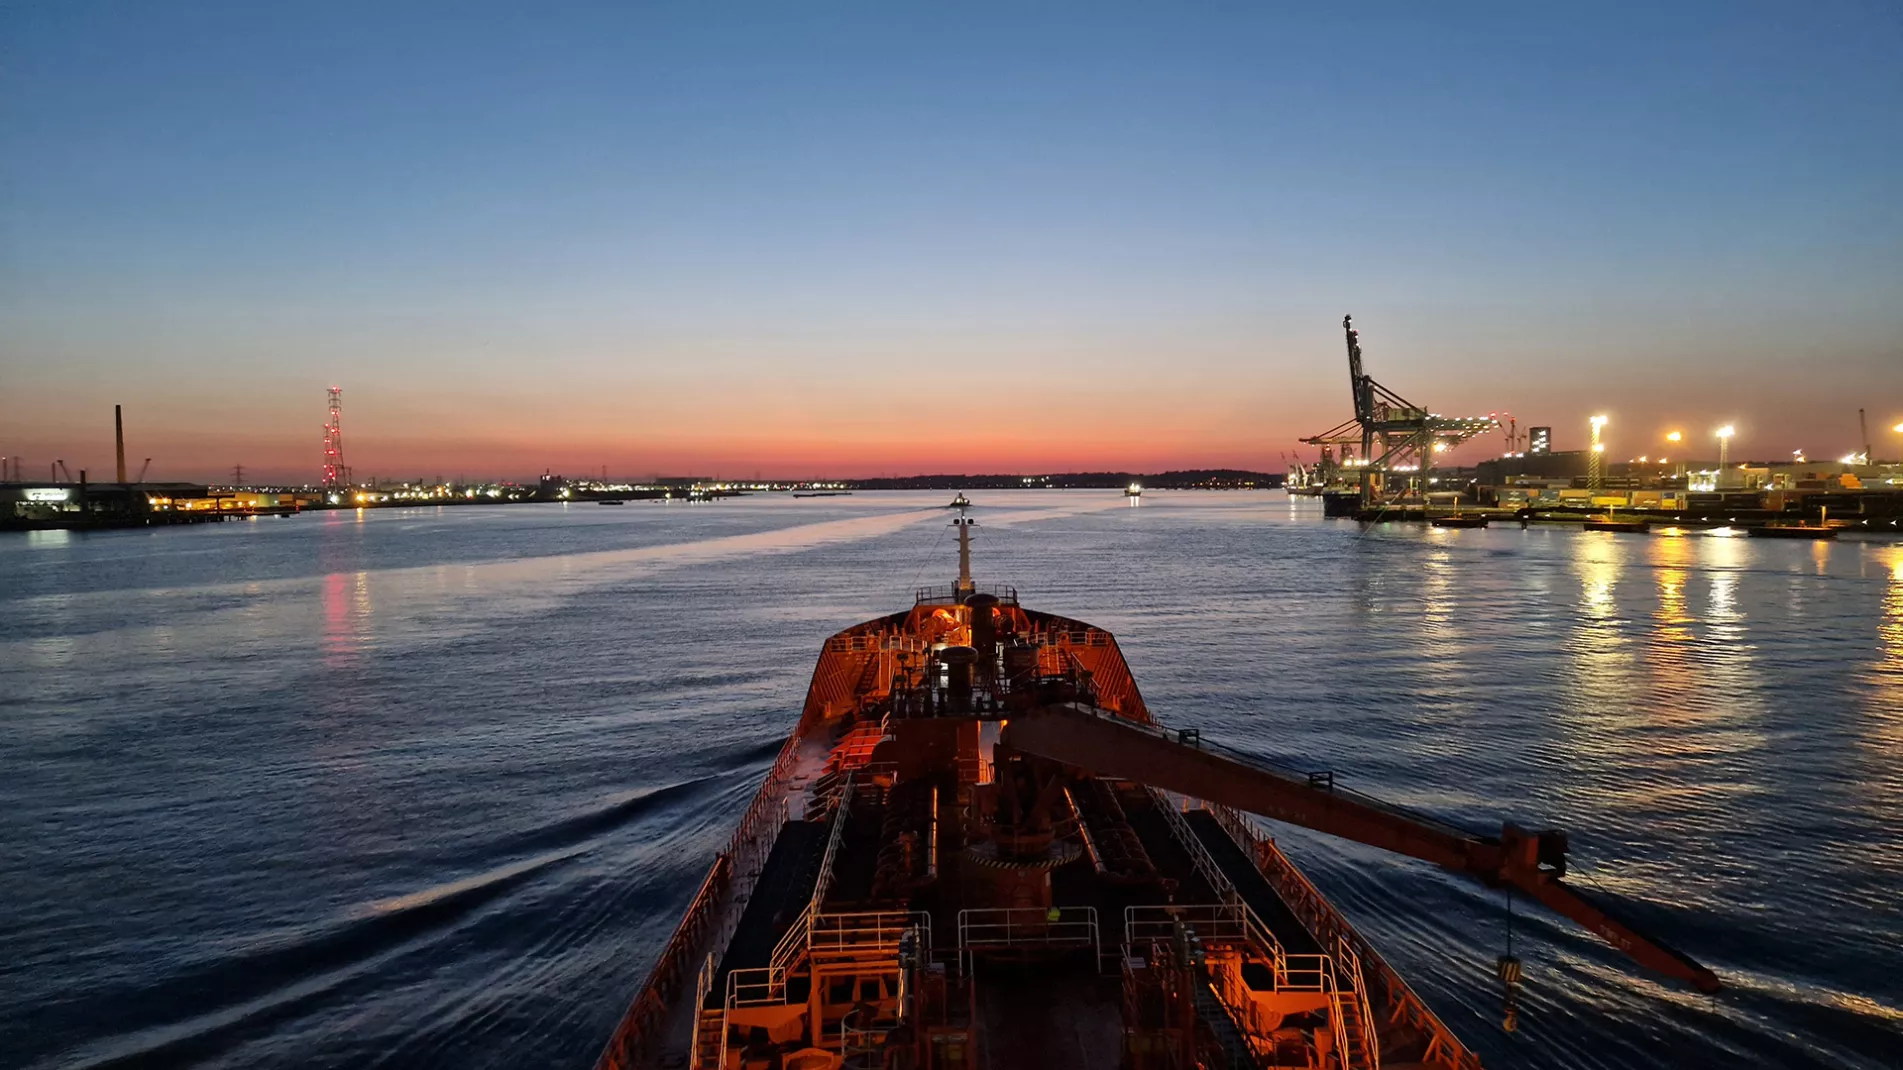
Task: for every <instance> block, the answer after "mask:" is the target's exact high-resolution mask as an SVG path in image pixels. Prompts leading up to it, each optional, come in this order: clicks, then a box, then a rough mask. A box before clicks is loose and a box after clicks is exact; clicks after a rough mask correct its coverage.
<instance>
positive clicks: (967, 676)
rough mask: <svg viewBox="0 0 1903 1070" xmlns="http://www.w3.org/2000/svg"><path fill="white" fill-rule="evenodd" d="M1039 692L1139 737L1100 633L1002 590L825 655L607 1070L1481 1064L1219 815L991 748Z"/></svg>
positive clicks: (965, 598)
mask: <svg viewBox="0 0 1903 1070" xmlns="http://www.w3.org/2000/svg"><path fill="white" fill-rule="evenodd" d="M979 612H983V613H985V614H989V615H990V621H991V623H990V630H987V629H986V628H984V627H982V626H977V625H974V623H973V620H972V617H973V615H974V614H976V613H979ZM996 633H1003V637H1002V638H1000V636H999V635H998V634H996ZM974 642H975V643H977V644H979V645H980V646H985V647H988V648H989V649H991V650H992V651H993V654H992V660H990V661H988V662H984V663H982V664H980V665H979V666H978V667H977V669H976V670H975V671H974V670H973V669H971V668H970V666H971V665H972V663H973V662H974V661H977V660H979V659H978V658H977V657H975V656H974V655H973V654H972V653H964V654H959V653H958V651H960V650H965V651H970V650H971V648H970V647H968V646H961V644H970V643H974ZM1053 702H1057V703H1073V704H1077V705H1078V706H1079V708H1081V709H1087V710H1089V711H1091V712H1090V716H1095V717H1105V718H1115V719H1120V720H1121V721H1122V722H1132V723H1135V724H1138V725H1147V724H1148V723H1149V714H1148V710H1147V708H1146V707H1145V706H1144V704H1143V701H1142V698H1141V696H1140V694H1139V693H1138V692H1137V690H1136V687H1135V684H1134V682H1133V681H1131V680H1130V679H1129V677H1128V670H1127V667H1126V666H1125V665H1124V664H1123V660H1122V656H1121V654H1120V653H1119V652H1118V650H1117V648H1116V644H1115V642H1114V640H1112V639H1111V638H1110V637H1109V635H1108V633H1105V632H1102V631H1100V630H1098V629H1094V628H1091V627H1090V626H1088V625H1085V624H1082V623H1080V622H1076V621H1071V620H1067V619H1065V618H1057V617H1049V616H1046V615H1041V614H1031V613H1027V612H1025V611H1023V610H1021V609H1019V608H1018V607H1017V606H1016V604H1015V599H1014V598H1011V597H1008V596H1007V597H1006V598H991V599H990V600H989V603H986V602H985V601H984V600H982V599H979V598H972V597H971V595H970V592H957V593H954V594H953V595H951V596H950V597H940V596H938V595H936V594H934V593H932V592H921V594H920V598H919V603H918V605H917V606H916V607H915V608H914V610H913V611H912V612H911V613H909V614H897V615H894V616H893V617H889V618H882V619H880V620H878V621H872V622H868V623H867V624H866V625H862V626H860V627H859V628H856V629H850V630H848V631H847V632H844V633H841V634H840V635H839V636H835V637H834V638H833V639H832V640H829V641H828V644H827V651H826V654H825V656H823V657H822V659H821V663H820V666H819V668H818V669H817V670H816V672H815V674H814V682H813V687H812V689H811V691H810V692H809V695H808V701H807V707H806V709H805V711H804V713H803V716H802V721H801V727H800V729H799V731H797V732H796V733H795V735H794V736H792V737H790V738H789V741H788V743H787V746H786V748H785V749H784V750H783V752H782V754H781V756H780V758H779V760H778V761H776V763H775V765H774V768H773V769H772V771H770V772H769V774H768V776H767V778H766V782H765V784H764V785H763V787H762V789H761V791H760V794H759V796H758V797H757V798H756V799H755V800H754V803H753V805H752V806H751V807H750V808H749V810H748V812H747V814H746V815H745V816H744V817H743V819H742V821H741V823H740V828H739V830H738V831H737V832H736V833H735V836H734V840H733V843H732V844H731V845H730V847H729V849H728V850H727V851H726V852H723V854H722V855H721V856H720V858H719V859H718V860H717V861H716V863H715V866H714V869H713V871H712V872H710V874H709V877H708V881H707V883H706V884H705V885H704V886H703V888H702V890H701V893H700V894H699V895H698V896H696V898H695V901H694V903H693V904H692V905H691V906H690V908H689V910H688V912H687V917H686V919H685V920H684V921H683V923H682V927H681V930H680V931H679V932H677V933H676V935H675V937H674V939H673V940H672V941H670V943H669V945H668V947H667V948H666V949H664V951H663V953H662V956H661V960H660V962H659V963H657V965H656V966H655V969H654V973H653V975H652V976H651V977H650V979H649V982H648V984H647V985H646V986H645V987H644V989H643V992H642V995H641V996H640V997H638V998H637V1000H636V1002H635V1004H634V1006H633V1008H631V1010H630V1012H629V1014H628V1016H627V1017H626V1018H625V1019H624V1021H623V1023H622V1027H621V1029H620V1030H619V1031H618V1032H617V1034H616V1037H615V1040H614V1042H613V1043H611V1045H610V1047H609V1050H608V1051H607V1052H606V1053H605V1054H604V1056H603V1058H602V1061H601V1066H602V1067H603V1068H604V1070H624V1068H632V1067H669V1068H678V1067H692V1068H693V1070H834V1068H837V1067H847V1066H850V1067H855V1068H857V1067H875V1066H878V1067H894V1068H897V1067H904V1068H916V1070H977V1068H981V1067H982V1068H993V1070H1016V1068H1020V1067H1022V1068H1026V1070H1065V1068H1071V1067H1077V1068H1083V1067H1093V1068H1094V1067H1106V1066H1112V1065H1117V1066H1123V1067H1127V1068H1129V1070H1188V1068H1189V1067H1192V1066H1212V1065H1224V1066H1252V1067H1276V1066H1290V1067H1293V1066H1302V1067H1329V1068H1334V1070H1373V1068H1374V1067H1377V1066H1378V1065H1380V1063H1381V1062H1382V1061H1384V1060H1383V1058H1382V1055H1381V1053H1382V1052H1383V1051H1385V1052H1386V1053H1388V1058H1387V1059H1386V1060H1385V1061H1387V1062H1388V1064H1389V1065H1391V1066H1393V1065H1413V1064H1416V1063H1420V1064H1425V1065H1436V1066H1446V1067H1453V1068H1458V1070H1468V1068H1471V1067H1475V1066H1477V1062H1476V1061H1475V1060H1473V1058H1472V1056H1471V1055H1470V1054H1468V1053H1467V1052H1466V1051H1465V1049H1464V1048H1462V1047H1460V1045H1459V1044H1458V1042H1457V1041H1455V1040H1454V1039H1453V1038H1452V1036H1451V1034H1449V1033H1447V1031H1446V1029H1445V1027H1444V1026H1442V1025H1441V1024H1440V1023H1439V1021H1438V1019H1435V1018H1434V1017H1433V1016H1432V1014H1431V1012H1428V1011H1427V1010H1426V1008H1425V1007H1424V1006H1423V1005H1421V1004H1420V1002H1419V1000H1418V999H1417V998H1415V997H1414V996H1413V994H1412V993H1411V992H1409V991H1408V990H1407V988H1406V986H1405V984H1404V983H1402V982H1401V981H1400V979H1399V978H1398V977H1397V976H1395V975H1394V974H1393V972H1392V971H1391V970H1389V969H1388V968H1387V967H1386V965H1385V964H1384V963H1383V962H1382V961H1381V959H1380V957H1379V956H1378V955H1377V954H1375V953H1374V951H1373V949H1372V948H1370V947H1369V946H1368V945H1367V944H1366V941H1365V940H1363V939H1362V938H1361V937H1360V936H1359V934H1357V933H1355V932H1354V930H1353V928H1352V926H1350V925H1349V924H1348V923H1347V922H1346V920H1345V919H1343V918H1341V916H1340V915H1339V914H1338V913H1337V912H1335V911H1334V909H1333V908H1332V907H1331V906H1329V905H1328V904H1327V902H1326V900H1325V898H1323V897H1322V896H1321V895H1320V893H1319V892H1318V891H1316V890H1315V889H1314V887H1313V886H1312V885H1311V884H1309V883H1308V882H1307V880H1306V879H1305V878H1303V877H1301V875H1300V873H1299V871H1298V870H1296V869H1295V867H1294V866H1293V864H1292V863H1289V862H1288V861H1287V859H1286V857H1285V856H1283V855H1282V854H1281V853H1280V851H1279V850H1278V849H1277V848H1276V847H1275V846H1274V844H1273V841H1270V840H1268V839H1267V838H1266V837H1264V836H1262V835H1261V833H1260V831H1259V830H1257V829H1256V828H1254V827H1253V826H1251V825H1249V824H1248V823H1247V822H1246V821H1244V820H1243V819H1241V818H1240V817H1239V816H1238V815H1236V814H1234V813H1233V812H1230V811H1227V810H1224V809H1222V808H1220V807H1214V806H1209V805H1206V804H1203V803H1201V802H1199V801H1197V800H1194V799H1189V798H1184V797H1182V796H1177V795H1171V794H1167V793H1165V792H1163V791H1160V790H1158V789H1155V788H1152V787H1147V786H1145V785H1143V784H1141V783H1137V782H1134V781H1131V780H1127V779H1120V778H1117V777H1099V776H1093V775H1090V774H1088V773H1087V772H1085V771H1084V770H1081V769H1078V768H1075V767H1070V766H1066V765H1064V764H1063V763H1058V762H1052V761H1050V760H1046V759H1040V758H1038V757H1037V756H1036V755H1034V754H1028V753H1024V752H1021V751H1015V750H1009V749H1007V748H1006V747H1005V746H1004V745H1003V744H1002V743H1000V742H999V740H1000V729H1001V728H1002V727H1003V726H1005V725H1006V724H1008V721H1009V718H1010V716H1011V715H1012V713H1013V711H1014V710H1022V709H1026V708H1028V707H1029V705H1030V704H1037V705H1039V706H1041V707H1042V706H1048V704H1050V703H1053ZM1145 731H1153V730H1149V729H1145Z"/></svg>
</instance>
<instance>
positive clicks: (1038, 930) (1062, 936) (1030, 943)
mask: <svg viewBox="0 0 1903 1070" xmlns="http://www.w3.org/2000/svg"><path fill="white" fill-rule="evenodd" d="M1009 947H1026V948H1029V947H1076V948H1084V947H1088V948H1090V949H1091V953H1092V955H1093V956H1094V959H1093V961H1094V962H1097V963H1101V962H1102V961H1103V940H1102V938H1101V936H1100V934H1099V932H1098V929H1097V910H1096V908H1095V907H1049V908H1046V907H974V908H971V909H968V910H961V911H959V912H958V960H959V965H960V968H962V969H964V970H965V971H966V972H969V971H970V968H971V965H972V956H973V952H976V951H982V950H996V949H999V948H1009Z"/></svg>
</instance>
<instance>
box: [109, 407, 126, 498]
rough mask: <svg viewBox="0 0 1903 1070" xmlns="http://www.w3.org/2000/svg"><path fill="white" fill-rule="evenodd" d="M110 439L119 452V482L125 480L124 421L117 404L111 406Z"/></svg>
mask: <svg viewBox="0 0 1903 1070" xmlns="http://www.w3.org/2000/svg"><path fill="white" fill-rule="evenodd" d="M112 439H113V445H114V446H115V447H116V448H117V450H118V453H119V482H121V483H124V482H125V481H126V422H125V419H124V418H123V417H122V416H121V414H120V411H119V406H117V405H114V406H113V407H112Z"/></svg>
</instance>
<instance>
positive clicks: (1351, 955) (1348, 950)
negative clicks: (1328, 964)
mask: <svg viewBox="0 0 1903 1070" xmlns="http://www.w3.org/2000/svg"><path fill="white" fill-rule="evenodd" d="M1335 963H1336V965H1337V966H1338V967H1339V968H1340V969H1341V971H1342V975H1343V977H1344V979H1346V981H1347V982H1348V984H1349V985H1350V986H1352V987H1353V988H1354V990H1355V991H1356V992H1358V993H1361V994H1362V996H1363V1003H1362V1014H1361V1015H1360V1026H1361V1029H1360V1035H1361V1050H1362V1052H1363V1053H1364V1054H1366V1056H1367V1058H1368V1065H1369V1066H1372V1067H1378V1066H1380V1065H1381V1037H1380V1031H1379V1030H1377V1029H1376V1028H1375V1027H1374V1015H1373V1014H1371V1013H1369V1010H1370V1008H1369V1007H1368V1006H1367V1003H1366V993H1367V991H1368V988H1367V981H1366V980H1365V979H1364V978H1363V977H1362V973H1361V955H1360V954H1359V953H1358V952H1356V951H1355V949H1354V948H1352V947H1350V946H1349V945H1348V942H1347V941H1345V940H1336V941H1335Z"/></svg>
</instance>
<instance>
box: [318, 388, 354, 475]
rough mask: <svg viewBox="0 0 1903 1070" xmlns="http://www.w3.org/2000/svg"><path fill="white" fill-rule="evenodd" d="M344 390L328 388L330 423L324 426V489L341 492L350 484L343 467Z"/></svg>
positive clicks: (346, 469) (348, 473)
mask: <svg viewBox="0 0 1903 1070" xmlns="http://www.w3.org/2000/svg"><path fill="white" fill-rule="evenodd" d="M343 421H344V388H343V387H341V386H333V387H331V388H330V422H329V423H326V424H325V425H324V489H325V490H341V489H342V488H343V487H345V486H346V485H348V484H349V482H350V470H349V469H348V468H345V467H344V423H343Z"/></svg>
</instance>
